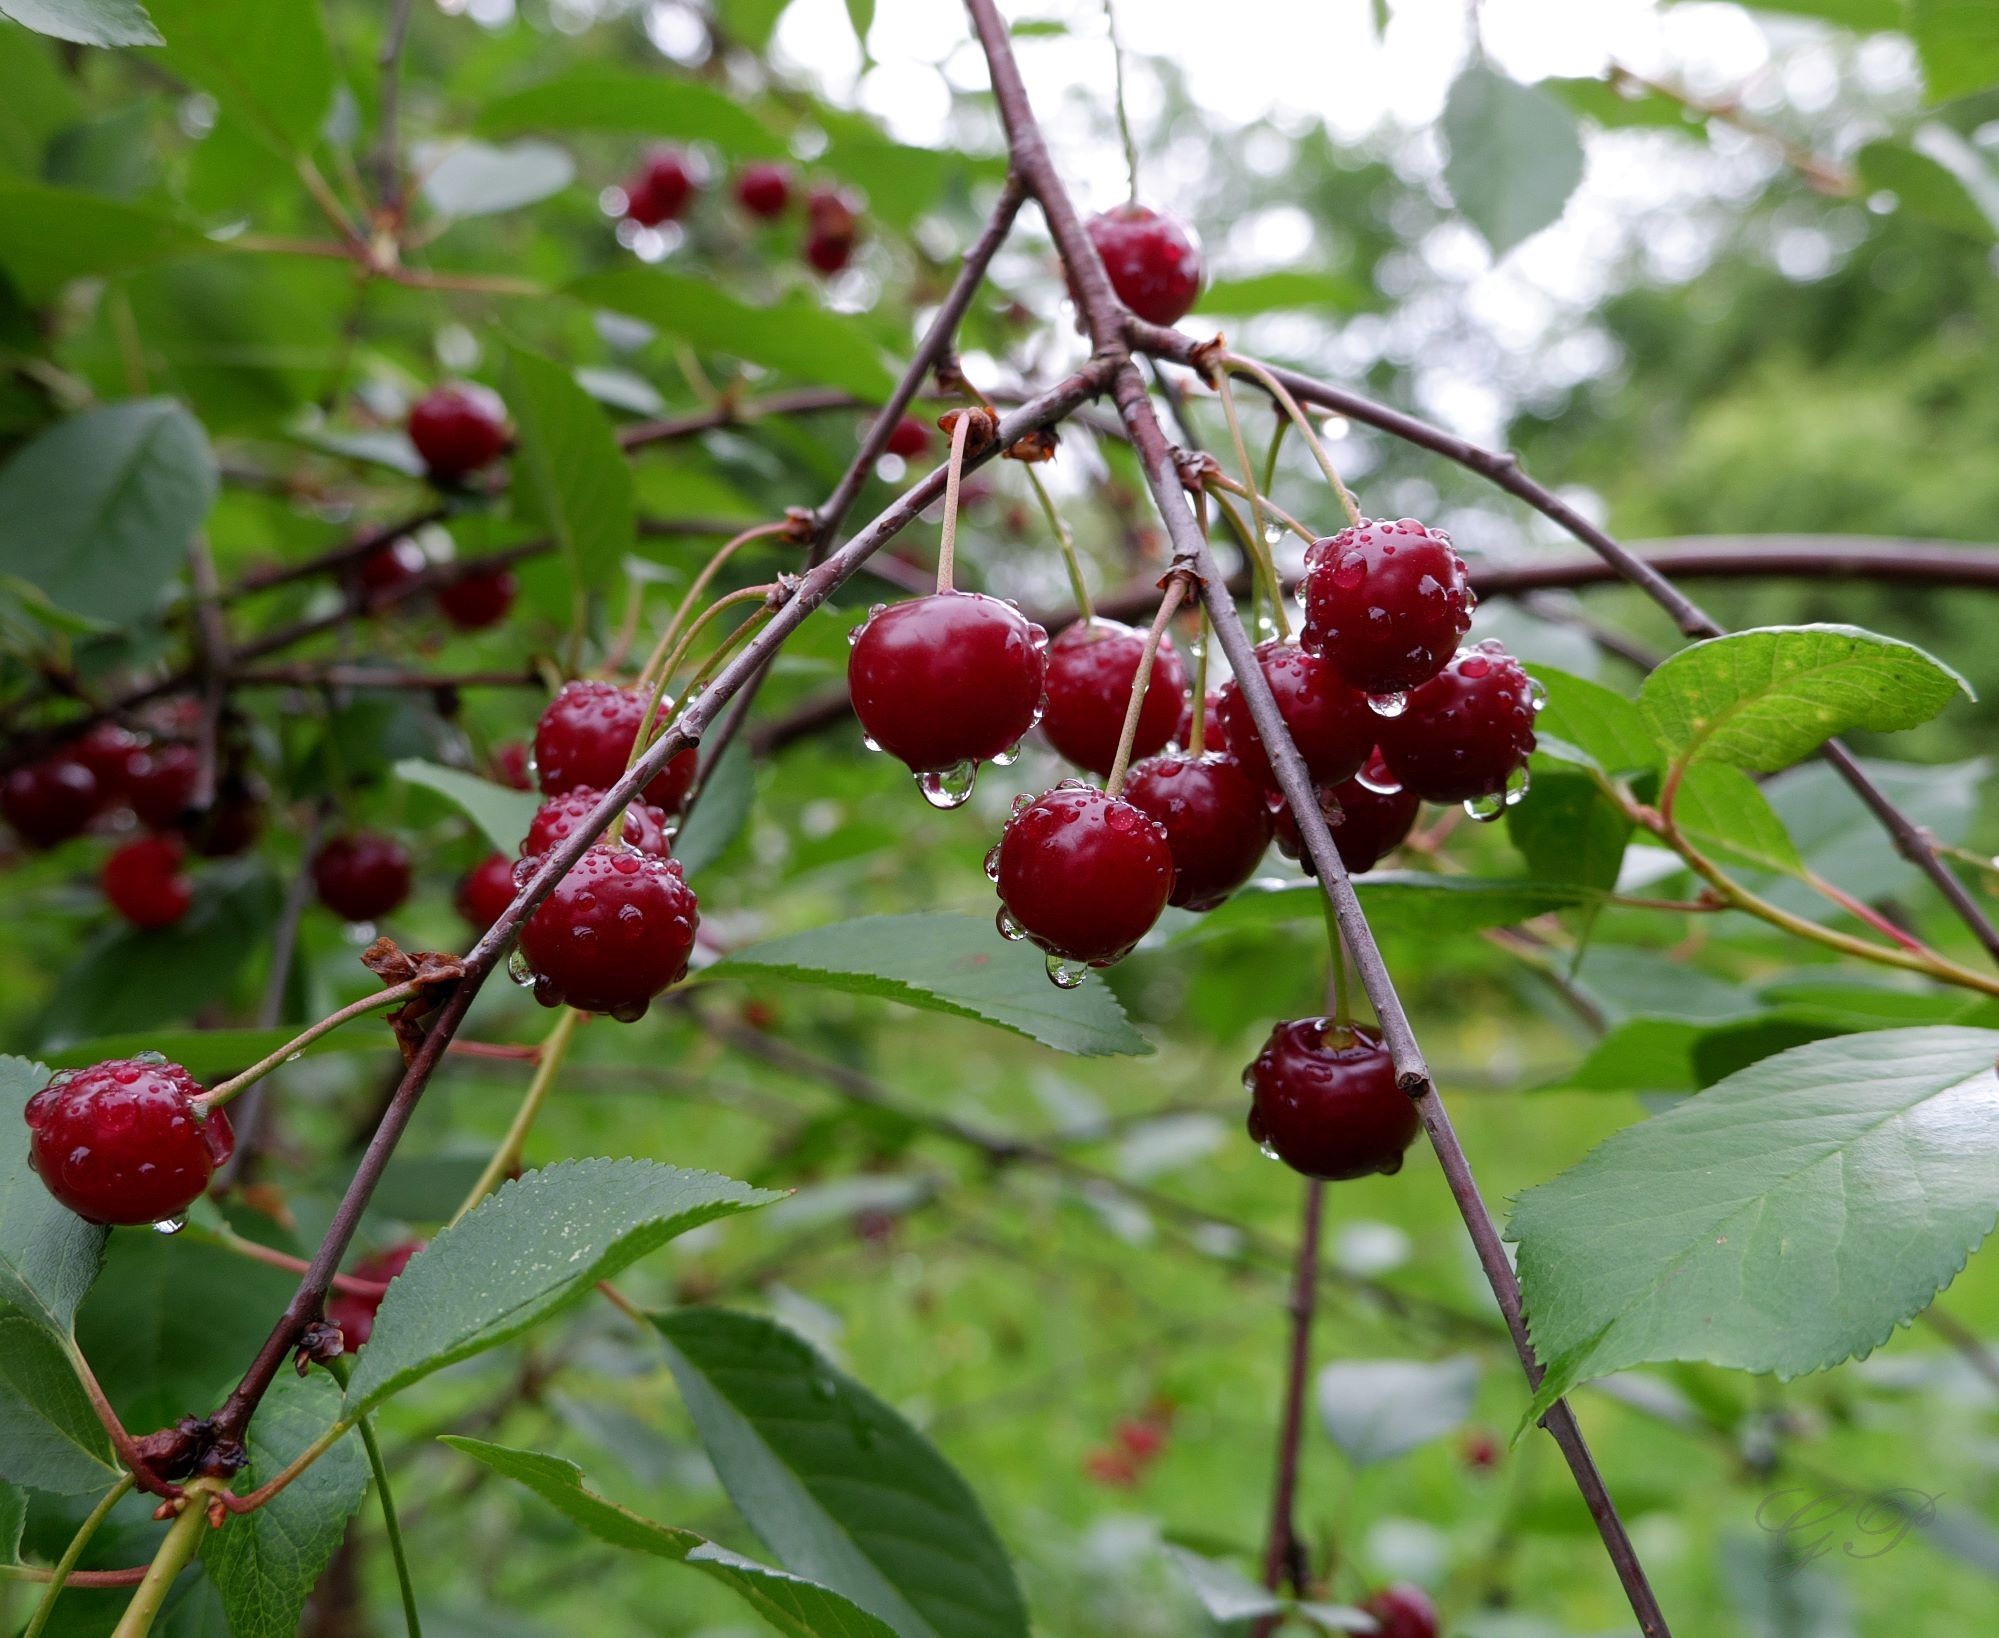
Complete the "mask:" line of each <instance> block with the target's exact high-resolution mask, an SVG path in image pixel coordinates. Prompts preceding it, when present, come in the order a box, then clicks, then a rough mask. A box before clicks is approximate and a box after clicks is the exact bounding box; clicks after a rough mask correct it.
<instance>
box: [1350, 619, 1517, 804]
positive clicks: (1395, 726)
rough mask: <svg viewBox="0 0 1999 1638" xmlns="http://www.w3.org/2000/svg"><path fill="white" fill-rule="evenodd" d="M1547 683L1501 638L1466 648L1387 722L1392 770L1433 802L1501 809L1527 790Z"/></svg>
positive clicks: (1385, 742)
mask: <svg viewBox="0 0 1999 1638" xmlns="http://www.w3.org/2000/svg"><path fill="white" fill-rule="evenodd" d="M1541 697H1542V696H1541V689H1540V685H1539V684H1538V683H1536V682H1535V681H1534V680H1533V679H1532V678H1531V677H1529V676H1528V675H1527V673H1526V672H1525V671H1523V670H1521V668H1520V662H1519V661H1518V660H1516V659H1514V658H1513V656H1512V655H1510V654H1508V653H1507V652H1506V650H1505V649H1504V648H1502V647H1501V646H1500V645H1499V644H1498V643H1497V642H1495V641H1493V640H1491V639H1487V640H1486V641H1485V642H1483V643H1480V644H1479V645H1478V646H1477V647H1476V648H1468V649H1464V650H1462V651H1460V652H1459V654H1458V655H1457V657H1456V658H1455V659H1453V660H1452V661H1451V663H1450V664H1449V665H1447V666H1445V667H1444V669H1443V670H1442V671H1441V672H1439V673H1438V674H1437V675H1436V676H1435V677H1433V678H1432V679H1431V680H1430V681H1429V682H1426V683H1425V684H1423V686H1422V687H1421V688H1418V689H1415V690H1414V691H1412V692H1411V693H1410V695H1409V706H1408V709H1407V710H1405V711H1404V712H1403V713H1402V714H1401V715H1400V716H1398V717H1391V718H1386V719H1384V720H1383V721H1382V722H1381V754H1382V757H1383V759H1384V761H1386V763H1387V765H1388V767H1389V769H1390V771H1391V772H1392V773H1393V774H1394V775H1395V777H1396V778H1397V779H1399V780H1401V782H1402V783H1403V784H1404V785H1405V786H1407V787H1408V788H1409V789H1410V790H1411V791H1414V792H1415V793H1416V795H1418V796H1420V797H1422V798H1423V800H1425V801H1426V802H1463V803H1466V804H1467V805H1468V806H1472V807H1474V808H1476V809H1477V810H1478V811H1477V813H1476V817H1480V818H1486V817H1492V816H1496V815H1497V814H1498V813H1499V812H1500V811H1501V804H1502V803H1503V801H1504V800H1505V799H1506V798H1508V797H1514V798H1516V799H1517V793H1518V792H1520V791H1522V790H1524V789H1525V786H1524V784H1523V781H1524V780H1525V777H1526V772H1527V758H1528V756H1529V754H1530V753H1531V752H1532V751H1533V749H1534V716H1535V713H1536V711H1538V710H1539V709H1540V702H1541Z"/></svg>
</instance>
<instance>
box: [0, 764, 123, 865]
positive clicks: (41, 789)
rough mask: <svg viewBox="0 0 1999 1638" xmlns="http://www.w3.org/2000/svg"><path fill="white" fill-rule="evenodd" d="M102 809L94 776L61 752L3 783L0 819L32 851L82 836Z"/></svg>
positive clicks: (16, 772) (0, 782)
mask: <svg viewBox="0 0 1999 1638" xmlns="http://www.w3.org/2000/svg"><path fill="white" fill-rule="evenodd" d="M101 806H102V803H101V802H100V800H99V792H98V789H97V779H96V776H95V775H93V774H92V773H91V771H90V770H89V769H88V768H86V767H85V766H84V765H83V764H82V763H81V762H79V761H77V759H76V758H75V757H72V756H67V755H64V754H62V753H60V752H59V753H57V754H56V755H54V756H46V757H43V758H42V760H41V761H39V762H30V763H28V764H27V765H26V766H25V767H20V768H15V769H13V770H12V771H11V772H10V773H9V774H8V775H7V777H6V779H5V780H0V815H4V816H5V817H6V820H7V823H8V824H10V825H12V826H13V827H14V831H15V834H16V835H18V836H19V837H20V838H21V840H22V841H24V842H26V843H27V844H28V846H29V847H35V848H43V847H54V846H56V845H57V844H58V843H60V842H67V841H68V840H69V839H70V838H71V837H72V836H81V835H82V834H83V832H84V828H85V827H86V826H87V825H88V824H89V823H90V821H91V820H92V819H94V818H96V817H97V811H98V809H99V807H101Z"/></svg>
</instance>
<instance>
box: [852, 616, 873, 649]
mask: <svg viewBox="0 0 1999 1638" xmlns="http://www.w3.org/2000/svg"><path fill="white" fill-rule="evenodd" d="M867 629H868V623H867V621H865V620H863V621H862V622H861V623H860V624H859V625H858V626H855V627H853V628H852V629H850V630H849V631H848V633H847V646H848V647H849V648H852V647H853V646H854V645H855V644H856V643H858V642H859V641H860V640H861V633H862V632H864V631H866V630H867Z"/></svg>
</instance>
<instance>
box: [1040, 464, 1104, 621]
mask: <svg viewBox="0 0 1999 1638" xmlns="http://www.w3.org/2000/svg"><path fill="white" fill-rule="evenodd" d="M1022 466H1023V467H1024V469H1025V470H1026V472H1027V481H1028V483H1029V484H1031V485H1032V486H1033V488H1034V498H1035V499H1036V500H1038V501H1040V502H1041V511H1042V514H1043V515H1044V516H1045V517H1046V518H1047V519H1048V527H1049V528H1050V529H1051V530H1053V531H1054V533H1055V540H1056V544H1058V545H1059V546H1060V547H1061V548H1062V565H1063V567H1064V568H1066V569H1067V570H1068V571H1069V593H1070V595H1071V596H1072V597H1074V598H1075V599H1076V618H1077V619H1078V620H1080V621H1082V622H1083V624H1084V625H1088V624H1089V623H1090V622H1091V621H1092V620H1094V619H1095V618H1096V617H1097V611H1096V607H1095V605H1094V604H1093V603H1092V602H1091V601H1090V587H1089V582H1088V581H1086V580H1085V579H1084V578H1083V565H1082V563H1081V562H1080V561H1079V560H1078V559H1077V556H1076V542H1075V539H1074V538H1073V537H1072V536H1071V535H1070V533H1069V526H1068V524H1066V523H1064V522H1063V521H1062V514H1061V513H1060V512H1058V511H1057V510H1056V509H1055V497H1054V496H1053V495H1051V494H1049V493H1048V486H1047V485H1046V484H1045V483H1043V482H1042V481H1041V474H1040V473H1039V472H1036V471H1035V470H1034V463H1033V462H1031V461H1027V462H1023V463H1022Z"/></svg>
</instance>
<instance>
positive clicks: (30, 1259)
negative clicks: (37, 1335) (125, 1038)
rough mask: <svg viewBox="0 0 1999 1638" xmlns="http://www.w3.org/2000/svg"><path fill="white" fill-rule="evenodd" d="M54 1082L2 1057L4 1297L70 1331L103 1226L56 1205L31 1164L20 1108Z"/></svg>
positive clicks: (38, 1069) (40, 1320)
mask: <svg viewBox="0 0 1999 1638" xmlns="http://www.w3.org/2000/svg"><path fill="white" fill-rule="evenodd" d="M48 1084H49V1072H48V1070H47V1069H45V1068H44V1067H43V1066H42V1065H40V1064H38V1063H34V1062H32V1061H30V1060H29V1059H27V1058H0V1303H5V1304H6V1305H8V1306H9V1307H12V1308H14V1309H16V1310H18V1311H19V1313H20V1314H22V1315H24V1316H26V1317H28V1318H30V1319H32V1320H34V1321H35V1322H36V1323H37V1324H40V1325H42V1326H44V1327H46V1328H47V1329H48V1330H50V1331H52V1332H54V1333H55V1334H56V1335H57V1336H62V1337H67V1336H68V1335H69V1334H70V1330H71V1327H72V1326H74V1325H75V1323H76V1310H77V1305H78V1304H79V1303H81V1302H82V1301H83V1298H84V1293H85V1292H87V1291H88V1290H89V1289H90V1283H91V1281H93V1280H94V1279H96V1278H97V1270H98V1266H99V1264H100V1263H101V1262H102V1260H103V1257H104V1238H105V1231H104V1230H103V1229H102V1228H100V1227H98V1226H97V1225H96V1224H95V1223H86V1222H85V1221H84V1220H83V1219H82V1218H81V1217H79V1216H77V1215H76V1213H75V1212H73V1211H70V1210H69V1209H68V1208H67V1207H65V1206H59V1205H57V1204H56V1202H55V1198H54V1197H53V1196H52V1195H51V1194H50V1193H49V1191H48V1189H47V1188H45V1187H44V1186H43V1184H42V1180H41V1179H40V1178H39V1177H37V1176H36V1175H35V1172H34V1169H33V1168H32V1167H31V1166H30V1165H29V1164H28V1123H27V1122H26V1121H25V1120H23V1119H22V1118H21V1112H22V1110H24V1109H25V1108H26V1107H27V1105H28V1100H29V1099H30V1098H32V1097H33V1096H34V1095H35V1094H36V1093H37V1092H39V1091H40V1090H41V1089H42V1088H43V1087H45V1086H47V1085H48Z"/></svg>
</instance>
